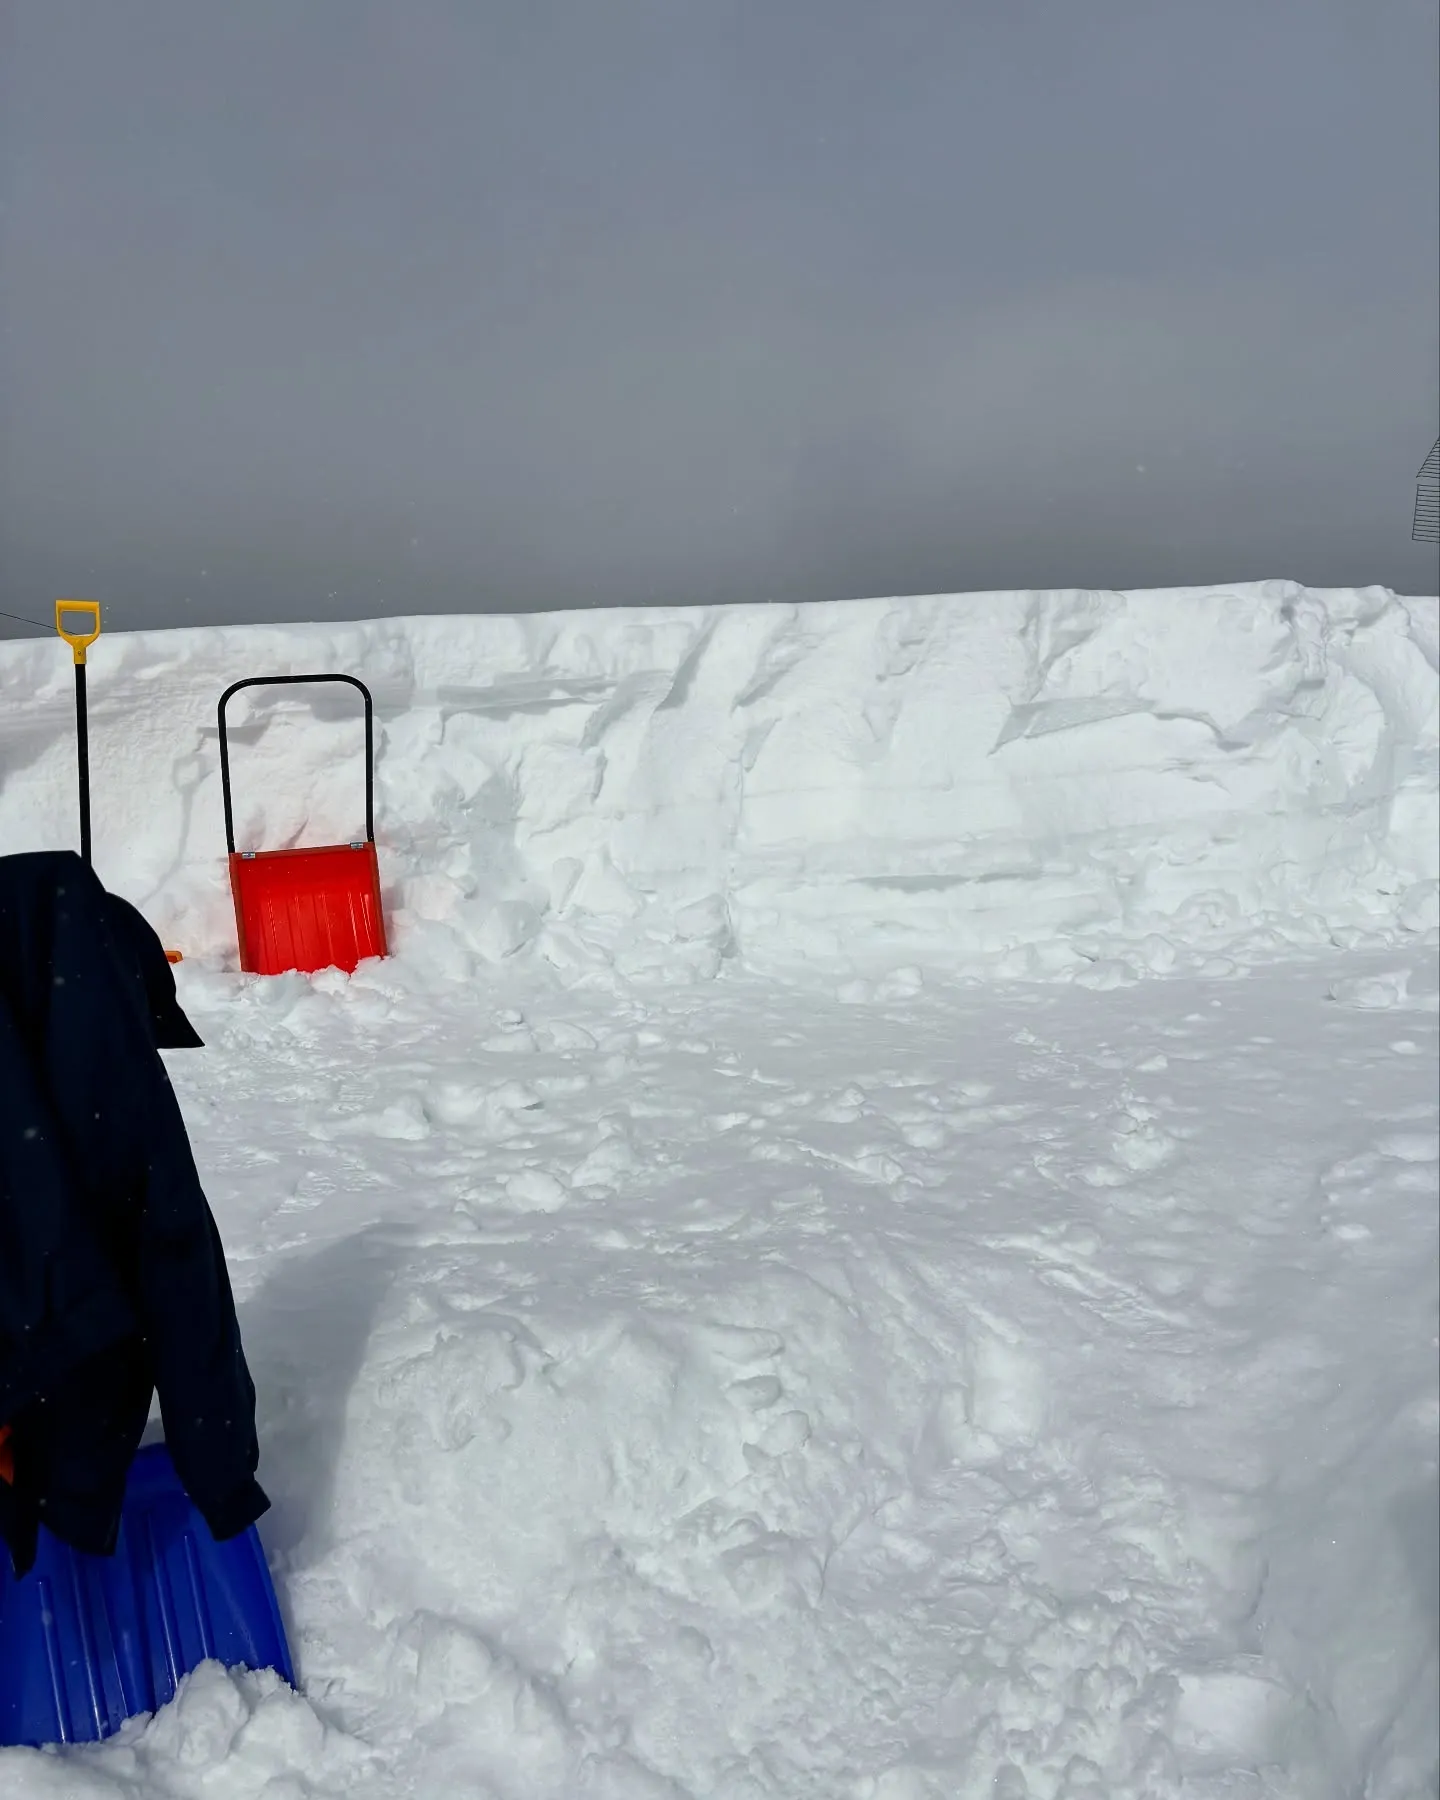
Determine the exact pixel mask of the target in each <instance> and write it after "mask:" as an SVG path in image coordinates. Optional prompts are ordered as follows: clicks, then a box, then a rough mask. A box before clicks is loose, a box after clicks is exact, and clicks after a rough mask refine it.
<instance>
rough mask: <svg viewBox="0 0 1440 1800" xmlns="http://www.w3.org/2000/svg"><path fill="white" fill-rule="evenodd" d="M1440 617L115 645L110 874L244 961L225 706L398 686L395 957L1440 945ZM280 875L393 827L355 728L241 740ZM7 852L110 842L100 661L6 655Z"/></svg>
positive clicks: (1210, 604) (1372, 609) (988, 612)
mask: <svg viewBox="0 0 1440 1800" xmlns="http://www.w3.org/2000/svg"><path fill="white" fill-rule="evenodd" d="M1436 646H1437V622H1436V604H1435V602H1433V601H1407V600H1400V599H1397V598H1396V597H1395V596H1394V595H1392V594H1390V593H1388V592H1386V591H1384V590H1380V589H1374V590H1367V591H1365V592H1358V593H1357V592H1338V593H1336V592H1326V593H1317V592H1313V591H1310V590H1307V589H1304V588H1300V587H1297V586H1295V585H1294V584H1293V583H1286V582H1271V583H1262V584H1258V585H1254V586H1250V587H1240V588H1235V589H1218V590H1217V589H1177V590H1174V591H1171V592H1160V593H1139V594H1117V593H1048V594H989V595H967V596H950V597H946V598H939V599H920V600H903V601H898V600H897V601H861V602H855V603H853V604H847V605H831V606H805V607H781V606H774V607H768V606H737V607H729V608H719V609H717V608H709V609H695V610H690V611H677V610H668V611H662V610H656V611H634V612H616V613H604V614H601V613H572V614H564V615H541V616H531V617H523V618H508V617H483V618H439V619H405V620H397V621H372V622H370V623H368V624H363V625H352V626H326V627H318V626H317V627H307V628H289V627H287V628H284V629H280V628H257V627H247V628H243V629H240V628H237V629H233V630H223V631H222V630H201V631H172V632H163V633H153V634H136V635H133V636H110V637H103V638H101V640H100V642H99V643H98V644H97V645H96V646H95V647H94V648H93V649H92V650H91V652H90V693H91V726H90V755H91V767H92V772H93V773H92V783H93V812H94V834H95V861H96V867H97V868H98V869H100V870H101V871H103V873H104V876H105V879H106V880H107V881H108V882H109V883H110V885H111V886H113V887H115V888H117V889H118V890H119V891H120V892H122V893H124V894H125V895H126V896H127V897H128V898H130V899H133V900H135V901H136V902H137V903H139V904H140V905H141V906H142V907H144V909H145V910H146V911H147V913H148V914H149V916H150V917H151V919H152V921H153V922H154V923H155V924H156V925H157V927H159V928H160V929H161V930H162V932H164V933H166V934H167V941H173V942H174V943H175V944H176V947H178V948H179V949H181V950H183V951H185V952H186V954H187V955H191V956H195V955H199V956H203V957H207V958H213V957H221V958H224V957H226V956H233V945H234V918H233V913H232V910H231V904H230V898H229V893H228V887H227V882H226V873H225V863H224V836H223V821H222V809H221V803H220V782H219V759H218V753H217V741H216V727H215V705H216V702H217V700H218V698H219V695H220V693H221V691H222V690H223V689H224V688H225V687H226V686H227V685H228V684H229V682H230V681H232V680H236V679H239V678H240V677H241V676H244V675H251V674H261V675H263V674H297V673H303V672H306V671H316V672H319V671H327V670H334V671H339V672H343V673H348V674H352V675H358V676H359V677H361V678H362V679H363V680H365V681H367V682H368V683H369V684H370V686H371V688H372V689H373V690H374V694H375V703H376V715H377V769H376V783H377V785H376V809H377V819H376V828H377V836H378V838H379V841H380V863H381V877H382V882H383V884H384V888H385V892H386V898H387V903H388V907H389V911H390V916H391V922H392V941H393V944H394V947H396V948H399V949H401V950H402V951H405V952H407V953H408V955H409V956H410V958H411V960H412V961H413V960H414V959H416V958H420V959H423V961H424V962H425V964H426V966H427V967H429V968H431V969H432V970H433V971H434V972H435V974H436V975H437V977H438V976H442V975H448V976H450V977H453V978H461V977H463V976H465V975H468V974H469V973H471V972H472V971H473V970H474V969H475V968H476V967H477V966H483V965H486V964H493V963H495V962H497V961H501V960H504V959H505V958H507V957H510V956H513V955H516V954H520V953H523V952H526V951H528V952H529V953H531V954H532V955H538V956H539V957H541V958H543V959H544V960H546V961H549V962H551V963H553V964H555V965H557V966H559V967H562V968H573V969H576V970H583V969H589V968H591V967H593V966H594V965H595V963H596V961H597V959H598V960H599V961H600V962H601V963H602V965H603V966H604V967H606V968H609V969H613V970H615V971H617V972H618V973H619V974H621V975H622V976H641V977H645V978H655V977H659V978H663V979H688V978H690V977H692V976H693V975H695V974H697V973H698V974H702V975H710V974H713V973H714V972H715V970H716V969H717V968H718V967H720V966H721V964H722V963H723V962H725V961H726V960H728V959H731V958H733V957H735V956H739V957H740V958H742V959H743V960H744V961H745V963H746V964H747V966H749V967H750V968H752V969H781V968H783V969H787V970H789V969H794V968H797V967H802V968H803V967H806V966H809V967H815V966H816V965H822V966H824V967H826V968H829V969H847V968H848V969H849V970H851V971H852V972H853V973H855V974H856V975H857V976H858V977H859V978H862V979H865V978H869V977H870V976H872V975H873V974H874V973H875V972H876V971H880V972H884V971H886V970H889V969H893V968H895V967H897V966H903V965H905V964H906V963H918V964H923V965H924V966H926V967H928V968H932V969H934V968H940V967H944V968H948V969H951V970H978V971H985V972H991V973H1000V974H1009V975H1021V976H1025V975H1036V974H1042V973H1046V972H1050V971H1057V970H1059V971H1063V970H1069V971H1070V972H1071V973H1072V974H1082V975H1084V976H1085V978H1086V979H1089V980H1092V981H1095V982H1097V983H1104V982H1106V981H1111V980H1117V979H1130V978H1134V976H1136V975H1138V974H1143V973H1145V972H1147V971H1149V970H1153V969H1158V970H1162V971H1163V970H1166V969H1170V968H1172V967H1176V966H1180V967H1195V966H1200V964H1201V963H1202V962H1203V959H1204V958H1205V957H1207V956H1211V957H1214V956H1220V955H1230V954H1232V953H1235V952H1238V953H1239V954H1240V955H1241V956H1243V957H1246V958H1249V957H1252V956H1253V955H1255V954H1257V953H1262V952H1263V951H1264V949H1265V947H1266V946H1269V947H1271V948H1276V947H1283V946H1284V945H1287V944H1293V943H1301V944H1306V943H1309V944H1318V943H1326V942H1329V941H1331V940H1332V939H1333V938H1334V937H1335V936H1336V934H1339V935H1340V936H1341V938H1342V940H1343V941H1346V942H1351V941H1355V942H1364V941H1369V940H1375V939H1381V940H1383V939H1386V938H1389V937H1391V936H1394V935H1395V934H1397V933H1398V934H1401V935H1404V934H1406V933H1412V932H1423V931H1425V930H1426V929H1428V928H1429V927H1431V926H1433V925H1435V924H1436V923H1437V902H1436V896H1437V891H1440V890H1437V876H1440V848H1437V845H1440V831H1437V801H1436V773H1435V768H1436V739H1437V701H1436V662H1437V647H1436ZM229 719H230V724H231V739H232V746H233V757H232V761H233V773H234V784H235V804H236V835H237V842H238V843H239V846H240V847H241V848H242V849H257V848H262V849H279V848H284V847H287V846H290V845H293V844H296V843H312V844H314V843H333V842H344V841H347V840H349V839H351V838H354V837H356V836H358V835H359V832H360V828H361V822H362V820H363V816H364V815H363V810H362V805H363V792H362V786H361V780H362V766H363V765H362V763H361V760H360V758H361V742H362V737H361V727H360V722H359V709H358V705H357V702H356V697H355V696H354V694H353V693H350V692H349V691H347V690H344V689H339V688H336V687H319V688H314V689H296V688H269V689H265V688H259V689H249V690H246V691H245V692H243V693H242V694H240V695H238V696H237V697H236V700H235V702H234V703H233V705H232V707H231V709H230V712H229ZM0 758H3V769H4V781H3V785H0V844H3V845H4V847H5V848H6V849H9V850H24V849H32V848H37V849H38V848H54V847H56V846H57V845H59V844H65V843H71V842H74V841H75V825H74V819H75V798H74V784H75V775H74V767H75V764H74V728H73V700H72V695H71V684H70V665H69V662H68V660H67V653H66V652H65V651H64V650H63V649H62V648H61V647H60V646H59V645H58V644H47V643H35V644H23V645H4V646H0Z"/></svg>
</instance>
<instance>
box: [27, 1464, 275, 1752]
mask: <svg viewBox="0 0 1440 1800" xmlns="http://www.w3.org/2000/svg"><path fill="white" fill-rule="evenodd" d="M208 1657H214V1658H215V1659H217V1660H218V1661H219V1662H222V1663H224V1664H225V1665H226V1666H227V1667H228V1668H236V1667H244V1668H247V1669H275V1670H277V1671H278V1672H279V1673H280V1674H281V1675H283V1676H284V1678H285V1679H286V1681H288V1682H289V1683H290V1684H291V1685H292V1686H293V1685H294V1682H295V1672H294V1669H293V1667H292V1665H291V1662H290V1651H289V1646H288V1645H287V1644H286V1641H285V1628H284V1625H283V1624H282V1623H281V1619H280V1609H279V1607H278V1606H277V1605H276V1602H275V1589H274V1587H273V1586H272V1584H271V1581H270V1571H269V1569H268V1568H267V1567H266V1563H265V1552H264V1550H263V1549H262V1548H261V1545H260V1538H259V1535H258V1533H257V1532H256V1530H255V1528H254V1526H251V1528H250V1529H249V1530H248V1531H246V1532H242V1533H241V1535H240V1536H239V1537H235V1538H231V1539H230V1540H229V1541H228V1542H226V1543H223V1544H217V1543H216V1542H215V1540H214V1538H212V1537H211V1535H210V1531H209V1527H208V1526H207V1525H206V1524H205V1521H204V1520H203V1519H202V1518H201V1516H200V1514H199V1513H198V1512H197V1511H196V1510H195V1507H194V1506H193V1505H192V1504H191V1502H190V1500H189V1499H188V1498H187V1496H186V1494H185V1490H184V1489H183V1488H182V1487H181V1485H180V1481H179V1478H178V1476H177V1475H176V1473H175V1469H174V1466H173V1465H172V1463H171V1461H170V1453H169V1451H168V1450H166V1448H165V1446H164V1445H163V1444H152V1445H150V1446H148V1447H147V1448H146V1449H144V1450H141V1451H140V1452H139V1453H138V1455H137V1456H136V1458H135V1461H134V1462H133V1464H132V1465H131V1468H130V1477H129V1480H128V1482H127V1483H126V1488H125V1507H124V1512H123V1514H122V1516H121V1522H120V1537H119V1542H118V1544H117V1546H116V1550H115V1554H114V1555H113V1556H85V1555H83V1554H82V1553H81V1552H80V1551H78V1550H72V1549H71V1548H70V1547H69V1545H67V1544H62V1543H61V1542H60V1540H59V1539H58V1538H55V1537H52V1536H51V1535H50V1533H49V1532H48V1531H46V1530H45V1529H44V1528H43V1527H42V1528H41V1531H40V1546H39V1551H38V1554H37V1556H36V1559H35V1566H34V1568H33V1569H31V1570H30V1572H29V1573H28V1574H27V1575H26V1576H25V1577H24V1578H23V1580H17V1579H16V1577H15V1576H14V1574H13V1573H12V1572H11V1570H10V1569H9V1568H8V1566H4V1565H3V1564H0V1745H5V1744H32V1745H39V1744H78V1743H91V1742H94V1741H95V1740H96V1739H98V1738H103V1737H108V1736H109V1735H110V1733H111V1732H113V1731H117V1730H118V1729H119V1728H120V1726H121V1725H122V1724H124V1722H125V1720H126V1719H128V1718H131V1717H133V1716H134V1715H135V1714H136V1713H142V1712H153V1711H154V1710H155V1708H156V1707H157V1706H163V1705H164V1704H165V1702H166V1701H167V1700H170V1699H172V1698H173V1697H174V1694H175V1690H176V1688H177V1687H178V1686H179V1685H180V1682H181V1680H182V1679H183V1677H184V1676H186V1675H188V1674H189V1673H190V1671H191V1670H192V1669H194V1668H196V1667H197V1666H198V1665H199V1664H200V1663H202V1662H204V1661H205V1660H206V1659H207V1658H208Z"/></svg>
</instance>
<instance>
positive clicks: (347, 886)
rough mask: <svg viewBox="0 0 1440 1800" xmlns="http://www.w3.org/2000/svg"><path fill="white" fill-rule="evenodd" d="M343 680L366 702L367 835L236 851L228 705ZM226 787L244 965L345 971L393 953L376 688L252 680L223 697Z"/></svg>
mask: <svg viewBox="0 0 1440 1800" xmlns="http://www.w3.org/2000/svg"><path fill="white" fill-rule="evenodd" d="M316 681H343V682H344V683H345V684H346V685H347V686H349V687H353V688H356V689H358V690H359V692H360V694H361V696H362V698H363V699H364V701H365V837H364V839H363V841H362V840H361V839H358V838H357V839H352V841H351V842H350V843H348V844H323V845H318V846H315V847H313V848H309V849H297V850H236V848H235V816H234V810H233V808H232V805H231V799H230V751H229V746H228V741H227V738H226V730H225V706H226V702H227V701H228V700H229V699H230V697H231V695H232V694H238V693H239V692H240V690H241V688H247V687H270V686H281V685H284V686H288V685H291V684H293V683H296V682H316ZM218 716H219V724H220V789H221V794H222V796H223V798H224V802H225V847H226V849H227V851H228V852H229V856H230V891H231V893H232V895H233V896H234V900H235V932H236V936H237V937H238V939H239V943H240V967H241V968H242V969H245V970H248V971H249V972H250V973H251V974H254V975H279V974H282V973H283V972H284V971H285V970H287V969H299V970H302V971H305V972H307V973H308V972H310V971H313V970H315V969H326V968H338V969H343V970H344V971H345V972H346V974H350V973H352V972H353V971H354V969H355V965H356V964H357V963H358V962H360V961H361V959H362V958H364V957H367V956H385V955H388V953H389V952H388V949H387V946H386V942H385V919H384V915H383V913H382V912H381V908H380V871H379V867H378V865H377V863H376V860H375V731H374V722H373V708H372V706H371V701H370V690H369V688H367V687H366V685H365V683H364V682H363V681H357V680H356V678H355V677H354V676H353V675H252V676H249V677H248V678H247V679H246V680H244V681H236V682H233V683H232V684H231V685H230V686H229V687H228V688H226V690H225V692H224V693H223V694H222V695H221V696H220V706H219V715H218Z"/></svg>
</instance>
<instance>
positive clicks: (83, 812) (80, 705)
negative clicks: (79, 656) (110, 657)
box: [75, 662, 90, 867]
mask: <svg viewBox="0 0 1440 1800" xmlns="http://www.w3.org/2000/svg"><path fill="white" fill-rule="evenodd" d="M75 750H76V758H77V761H78V763H79V765H80V854H81V856H83V857H84V859H85V863H86V866H87V867H88V866H89V863H90V732H89V727H88V724H87V721H86V708H85V665H84V663H83V662H77V663H76V665H75Z"/></svg>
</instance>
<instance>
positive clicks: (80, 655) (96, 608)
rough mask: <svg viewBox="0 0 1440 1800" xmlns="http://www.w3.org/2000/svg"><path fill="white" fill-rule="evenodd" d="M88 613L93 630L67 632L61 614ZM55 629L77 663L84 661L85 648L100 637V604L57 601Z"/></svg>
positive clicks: (89, 601)
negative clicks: (71, 651)
mask: <svg viewBox="0 0 1440 1800" xmlns="http://www.w3.org/2000/svg"><path fill="white" fill-rule="evenodd" d="M77 612H78V613H88V614H89V615H90V621H91V624H92V626H93V629H92V630H90V631H67V630H66V629H65V626H64V623H63V620H62V618H61V615H62V614H63V613H77ZM55 629H56V631H58V632H59V634H60V636H61V637H62V638H64V640H65V642H66V643H67V644H68V645H69V646H70V648H71V649H72V650H73V651H74V652H75V660H76V662H77V663H83V662H84V660H85V648H86V646H87V645H88V644H93V643H94V642H95V640H96V638H98V637H99V635H100V602H99V601H98V600H57V601H56V602H55Z"/></svg>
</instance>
